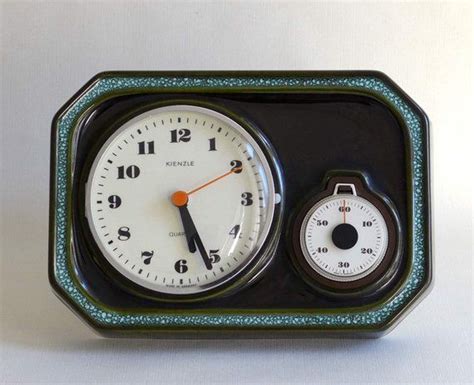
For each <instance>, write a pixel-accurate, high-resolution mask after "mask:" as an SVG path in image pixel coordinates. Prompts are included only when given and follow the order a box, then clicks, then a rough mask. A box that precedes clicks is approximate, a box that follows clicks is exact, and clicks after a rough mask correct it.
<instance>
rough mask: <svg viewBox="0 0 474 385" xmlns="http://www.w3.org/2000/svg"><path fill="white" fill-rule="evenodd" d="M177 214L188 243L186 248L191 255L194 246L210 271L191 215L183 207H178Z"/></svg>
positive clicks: (210, 263)
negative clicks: (179, 216)
mask: <svg viewBox="0 0 474 385" xmlns="http://www.w3.org/2000/svg"><path fill="white" fill-rule="evenodd" d="M178 208H179V214H180V215H181V221H182V222H183V228H184V233H185V234H186V241H187V243H188V248H189V251H190V252H191V253H195V252H196V246H197V248H198V250H199V254H201V257H202V259H203V261H204V264H205V265H206V268H207V269H208V270H212V262H211V260H210V258H209V256H208V255H207V252H206V249H205V248H204V245H203V243H202V240H201V237H200V236H199V233H198V232H197V230H196V226H195V225H194V222H193V220H192V218H191V214H190V213H189V210H188V206H187V205H183V206H179V207H178Z"/></svg>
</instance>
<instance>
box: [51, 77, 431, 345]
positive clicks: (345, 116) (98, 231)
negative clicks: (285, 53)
mask: <svg viewBox="0 0 474 385" xmlns="http://www.w3.org/2000/svg"><path fill="white" fill-rule="evenodd" d="M50 227H51V228H50V258H49V277H50V282H51V285H52V287H53V289H54V291H55V293H56V294H57V295H58V296H59V297H60V298H61V299H62V300H63V301H64V302H65V303H66V304H67V305H68V306H69V307H70V308H71V309H72V310H74V311H75V312H76V313H77V314H78V315H79V316H80V317H81V318H82V319H83V320H85V321H86V322H87V323H88V324H89V325H91V326H92V327H93V328H94V329H95V330H96V331H98V332H100V333H101V334H103V335H107V336H115V335H120V336H150V337H155V336H156V337H168V336H169V337H176V336H190V337H201V336H202V337H210V336H211V337H220V336H235V337H266V336H321V335H322V336H334V335H336V336H347V335H351V336H361V337H374V336H375V337H376V336H381V335H383V334H384V333H386V332H387V331H389V330H391V329H392V328H393V327H394V326H395V325H396V324H397V323H398V321H399V320H400V319H401V318H402V317H403V315H404V314H406V313H407V312H408V311H409V310H410V309H411V308H412V307H413V306H414V304H416V303H417V301H418V300H419V299H420V298H421V297H422V295H423V294H424V293H425V292H426V291H427V288H428V287H429V286H430V283H431V252H430V248H431V239H430V232H431V230H430V182H429V144H428V122H427V118H426V116H425V114H424V113H423V111H422V110H421V109H420V108H419V107H418V106H417V105H416V104H415V103H414V102H413V101H412V100H411V99H410V98H409V97H408V96H407V95H406V94H405V93H404V92H403V91H402V90H401V89H400V88H399V87H397V86H396V85H395V84H394V83H393V81H391V80H390V79H389V78H388V77H387V76H385V75H383V74H381V73H379V72H285V73H283V72H264V73H262V72H258V73H257V72H255V73H254V72H180V73H177V72H176V73H175V72H109V73H101V74H99V75H97V76H95V77H94V78H93V79H92V80H91V81H89V82H88V83H87V84H86V85H85V86H84V87H83V88H82V89H81V90H80V91H79V92H78V93H77V94H76V95H75V96H74V97H73V98H72V99H71V100H70V101H69V102H67V103H66V104H65V105H64V107H63V108H61V110H60V111H59V112H58V114H57V115H56V117H55V118H54V121H53V127H52V162H51V220H50Z"/></svg>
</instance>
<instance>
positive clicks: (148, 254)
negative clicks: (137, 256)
mask: <svg viewBox="0 0 474 385" xmlns="http://www.w3.org/2000/svg"><path fill="white" fill-rule="evenodd" d="M153 254H155V252H154V251H153V250H151V251H142V259H143V263H144V264H145V265H149V264H150V262H151V259H152V258H153Z"/></svg>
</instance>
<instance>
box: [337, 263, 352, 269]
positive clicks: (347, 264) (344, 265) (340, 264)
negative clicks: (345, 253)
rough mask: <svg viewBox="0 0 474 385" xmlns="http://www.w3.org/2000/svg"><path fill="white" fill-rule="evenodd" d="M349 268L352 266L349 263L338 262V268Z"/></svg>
mask: <svg viewBox="0 0 474 385" xmlns="http://www.w3.org/2000/svg"><path fill="white" fill-rule="evenodd" d="M349 266H350V263H349V262H338V263H337V267H344V268H348V267H349Z"/></svg>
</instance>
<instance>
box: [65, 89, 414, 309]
mask: <svg viewBox="0 0 474 385" xmlns="http://www.w3.org/2000/svg"><path fill="white" fill-rule="evenodd" d="M170 99H179V100H184V99H193V100H196V99H197V100H202V101H208V102H210V103H213V104H216V105H219V106H222V107H224V108H226V109H228V110H230V111H232V112H233V113H234V114H237V115H239V116H242V117H244V118H245V119H247V120H249V121H250V122H251V123H253V124H254V125H255V126H257V127H258V128H259V129H260V130H261V131H263V133H264V134H265V135H266V136H267V137H268V139H269V140H270V141H271V143H272V144H273V146H274V147H275V149H276V152H277V154H278V157H279V160H280V163H281V166H282V172H283V176H284V180H285V187H286V214H285V216H284V226H285V230H286V226H287V225H288V218H289V215H290V214H291V213H292V210H293V209H294V208H296V207H297V206H298V205H299V204H300V203H301V201H302V200H303V199H305V198H306V197H307V194H308V192H309V191H317V189H318V188H319V187H320V185H321V182H322V180H323V177H324V175H325V174H326V172H327V171H329V170H334V169H346V170H361V171H363V172H364V173H366V174H367V175H368V176H369V177H370V178H371V182H372V184H373V185H374V186H375V187H376V188H377V190H379V191H380V192H381V193H383V194H384V195H387V196H388V197H389V198H390V199H391V200H392V201H393V202H394V203H395V205H396V207H397V210H398V213H399V215H400V222H401V227H402V235H403V236H404V237H406V228H407V223H406V221H407V185H408V184H407V179H406V178H407V176H406V161H405V156H406V148H405V139H404V137H403V135H404V134H403V132H404V130H403V129H402V127H401V126H400V123H399V122H398V120H397V119H396V117H395V116H394V115H393V114H392V113H391V111H390V110H389V109H388V108H387V107H386V106H384V105H383V104H382V103H380V102H379V101H377V100H375V99H372V98H369V97H367V96H358V95H350V94H312V93H305V94H268V93H263V94H262V93H259V94H245V93H239V94H220V95H217V94H199V95H192V94H174V95H173V94H155V95H134V96H126V97H117V98H115V99H113V100H111V101H108V102H106V103H104V104H102V105H101V106H100V107H99V108H98V109H96V110H95V111H93V113H92V114H91V116H90V117H89V118H88V119H87V121H86V122H85V123H84V125H83V126H82V127H81V130H80V135H79V136H78V142H77V149H78V150H77V158H76V174H75V175H76V178H75V180H74V202H75V207H74V221H75V223H77V224H78V225H79V226H77V227H76V228H77V231H76V232H75V238H76V242H75V243H76V246H77V247H78V252H77V257H76V258H77V259H76V261H75V264H76V268H77V270H78V275H80V277H81V280H82V281H83V284H84V286H85V289H86V290H87V291H88V292H89V293H90V294H91V295H92V296H93V297H96V298H100V299H101V301H102V302H104V303H105V304H107V305H108V306H112V307H115V306H116V307H121V308H129V309H132V308H137V307H140V308H150V309H151V308H155V309H156V308H163V309H165V308H167V309H180V308H182V309H204V308H205V309H213V308H219V309H222V308H228V309H232V308H234V309H236V308H259V309H272V308H327V307H340V306H360V305H364V304H367V303H371V302H373V301H375V300H378V299H380V298H381V297H383V295H384V294H387V293H388V291H390V290H391V289H392V288H393V285H392V286H389V287H387V288H385V289H384V290H383V291H382V292H381V293H378V294H377V296H375V297H365V298H353V299H350V300H336V299H331V298H325V297H324V296H322V295H321V294H318V293H317V292H316V291H315V290H314V289H312V288H311V287H309V286H308V285H307V284H306V283H305V282H304V281H303V280H302V279H301V277H299V276H298V274H297V273H296V272H295V270H294V269H293V266H292V264H291V261H290V258H289V256H288V253H287V248H286V245H285V242H286V239H285V236H284V234H282V236H281V240H280V244H279V246H278V249H277V252H276V255H275V258H274V260H273V262H272V264H271V265H270V266H269V268H268V269H267V270H266V271H265V272H264V274H263V276H262V278H261V279H260V280H258V281H257V282H256V283H255V284H253V285H252V286H250V287H247V288H245V289H243V290H241V291H239V292H237V293H234V294H232V295H230V296H228V297H224V298H219V299H212V300H207V301H205V302H197V303H188V304H183V303H181V304H179V305H178V304H173V303H164V302H157V301H153V300H149V299H146V298H142V297H139V296H136V295H133V294H131V293H129V292H127V291H125V290H123V289H121V288H120V287H119V286H117V285H116V284H115V283H114V282H113V281H112V280H111V279H110V278H109V276H108V275H107V273H106V272H104V271H103V270H102V269H101V268H100V267H99V266H98V264H97V263H96V262H95V261H94V259H93V258H92V257H91V253H93V252H96V251H95V250H94V248H93V247H87V246H85V245H86V244H91V243H93V242H94V241H93V240H92V238H90V237H89V231H88V228H87V222H86V221H85V220H84V219H83V215H82V213H83V209H82V207H83V205H84V198H83V194H82V193H81V190H80V188H79V187H80V185H79V180H80V179H81V178H82V180H84V178H85V177H86V176H87V173H88V162H90V161H91V160H92V159H91V155H92V156H93V155H94V154H95V152H96V151H97V150H98V148H99V146H100V145H101V144H102V143H103V141H104V140H105V138H106V137H107V136H108V135H110V129H108V128H109V127H110V126H111V125H112V124H113V123H115V122H116V121H117V119H120V118H123V116H124V115H126V114H127V112H128V111H130V109H134V108H136V107H138V106H143V105H144V104H149V103H156V102H158V101H166V100H170ZM405 259H406V256H405V255H404V256H403V262H402V264H401V267H400V269H399V271H398V276H400V275H401V274H402V272H403V270H404V267H405V265H406V263H405V262H406V261H405ZM395 283H396V280H395ZM395 283H394V284H395Z"/></svg>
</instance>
